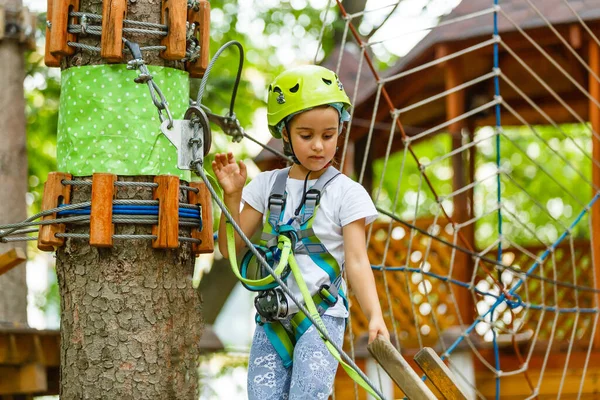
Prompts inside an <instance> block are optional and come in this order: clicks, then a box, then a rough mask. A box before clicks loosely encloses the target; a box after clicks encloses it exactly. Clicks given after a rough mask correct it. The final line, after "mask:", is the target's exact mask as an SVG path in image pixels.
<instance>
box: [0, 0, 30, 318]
mask: <svg viewBox="0 0 600 400" xmlns="http://www.w3.org/2000/svg"><path fill="white" fill-rule="evenodd" d="M2 3H4V6H5V7H7V8H8V9H11V10H15V11H16V10H19V9H20V8H21V6H22V4H21V1H20V0H4V1H2ZM0 60H2V68H0V88H2V90H1V92H0V204H1V205H2V206H1V207H0V223H12V222H20V221H23V220H24V219H25V218H27V204H26V202H25V193H27V149H26V145H25V143H26V142H25V99H24V94H23V80H24V79H25V66H24V60H23V45H22V44H20V43H19V42H18V40H13V39H4V40H1V41H0ZM15 246H19V247H22V248H23V249H25V248H26V245H25V243H19V244H18V245H15V244H13V243H11V244H0V253H3V252H5V251H8V250H9V249H11V248H13V247H15ZM0 288H2V289H1V290H0V322H17V323H21V324H27V283H26V280H25V266H24V265H20V266H18V267H16V268H13V269H12V270H10V271H8V272H7V273H5V274H4V275H1V276H0Z"/></svg>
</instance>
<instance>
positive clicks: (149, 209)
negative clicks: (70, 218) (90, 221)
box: [56, 205, 200, 219]
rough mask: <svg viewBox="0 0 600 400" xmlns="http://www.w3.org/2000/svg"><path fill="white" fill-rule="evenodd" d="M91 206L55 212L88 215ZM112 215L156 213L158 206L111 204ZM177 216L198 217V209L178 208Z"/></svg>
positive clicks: (154, 214)
mask: <svg viewBox="0 0 600 400" xmlns="http://www.w3.org/2000/svg"><path fill="white" fill-rule="evenodd" d="M90 212H91V208H90V207H84V208H80V209H76V210H64V211H59V212H57V213H56V214H57V216H60V217H63V216H66V215H90ZM113 215H152V216H156V215H158V206H140V205H113ZM179 216H180V217H183V218H196V219H199V218H200V210H192V209H189V208H183V207H180V208H179Z"/></svg>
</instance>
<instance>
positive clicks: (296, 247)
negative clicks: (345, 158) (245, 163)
mask: <svg viewBox="0 0 600 400" xmlns="http://www.w3.org/2000/svg"><path fill="white" fill-rule="evenodd" d="M288 174H289V168H286V169H282V170H280V171H278V172H277V176H276V178H275V184H274V185H273V188H272V190H271V194H270V196H269V210H268V212H267V215H266V220H267V223H265V224H264V228H263V233H262V236H261V242H260V244H259V245H257V246H254V245H253V246H252V247H251V248H250V250H249V251H248V253H246V255H245V256H244V258H243V259H242V263H241V265H239V266H238V264H237V261H236V257H235V254H236V251H235V234H234V230H233V227H232V225H231V223H229V222H228V223H227V246H228V252H229V254H230V257H229V260H230V263H231V268H232V271H233V273H234V274H235V275H236V277H237V278H238V279H239V280H240V281H241V282H242V284H244V286H245V287H246V288H248V289H249V290H253V291H258V292H259V295H258V296H257V297H256V299H255V307H256V310H257V315H256V322H257V323H258V324H261V325H263V328H264V329H265V333H266V334H267V337H268V338H269V340H270V342H271V344H272V345H273V347H274V348H275V350H276V351H277V353H278V354H279V356H280V357H281V359H282V362H283V364H284V366H285V367H290V366H291V365H292V363H293V359H292V358H293V349H294V345H295V344H296V342H297V341H298V339H300V337H301V336H302V335H303V334H304V333H305V332H306V330H307V329H308V328H310V326H311V325H312V324H315V326H316V327H317V328H318V330H319V332H320V334H321V337H322V338H323V340H324V341H325V345H326V347H327V349H328V350H329V351H330V352H331V354H332V355H333V356H334V357H335V358H336V360H338V361H339V362H340V364H341V365H342V367H343V368H344V370H345V371H346V372H347V373H348V375H349V376H350V377H351V378H352V379H353V380H355V381H356V382H357V383H358V384H359V385H361V386H362V387H363V388H365V389H366V390H367V391H369V393H371V394H372V395H373V396H375V397H377V398H382V397H381V396H379V394H378V393H377V392H375V391H374V389H373V388H372V387H371V386H370V385H369V383H367V382H368V381H366V380H365V379H364V378H365V377H363V376H361V375H360V374H359V373H358V372H357V371H356V370H355V369H354V368H352V367H351V366H350V365H348V364H347V363H346V362H345V361H344V360H343V359H342V358H341V356H340V352H339V350H338V349H337V348H336V347H335V346H334V345H333V344H332V343H331V340H330V339H329V338H328V337H326V336H325V335H326V333H327V329H326V327H325V325H324V324H323V321H322V319H321V316H322V315H323V314H324V313H325V312H326V311H327V309H329V308H330V307H333V306H334V305H335V304H336V303H337V301H338V299H339V297H342V299H343V300H344V302H345V303H346V304H347V302H346V299H345V296H344V293H343V291H342V290H341V272H342V271H341V268H340V266H339V265H338V263H337V261H336V260H335V258H334V257H333V256H332V255H331V254H330V253H329V252H327V249H326V248H325V246H324V245H323V244H322V243H321V242H320V241H319V239H318V238H317V237H316V235H315V234H314V230H313V228H312V226H313V223H314V217H315V215H316V213H317V211H318V207H319V202H320V199H321V195H322V193H323V191H324V190H325V189H326V187H327V185H328V184H329V183H331V182H332V181H333V180H334V179H335V178H337V177H338V176H339V175H340V172H339V171H337V170H336V169H335V168H333V167H329V168H328V169H327V170H326V171H325V173H323V174H322V175H321V177H319V179H318V180H317V182H316V183H315V185H314V186H313V187H312V188H310V189H309V190H308V191H306V190H305V193H304V196H303V201H302V202H301V203H302V204H301V205H300V206H299V207H298V209H297V210H296V211H298V212H295V213H294V214H296V215H295V216H294V217H293V218H292V219H291V220H290V221H288V223H286V224H283V223H282V218H283V215H284V211H285V202H286V197H287V196H286V194H285V185H286V182H287V177H288ZM307 178H308V177H307ZM294 225H296V227H297V228H296V227H295V226H294ZM295 252H296V254H306V255H308V256H309V257H310V258H311V260H313V262H315V264H317V266H319V267H320V268H321V269H323V270H324V271H325V272H326V273H327V274H328V276H329V278H330V284H329V285H323V286H321V287H320V288H319V290H318V291H317V292H316V293H314V294H311V293H310V291H309V289H308V287H307V285H306V283H305V281H304V278H303V277H302V272H301V271H300V267H299V266H298V264H297V262H296V259H295V256H294V253H295ZM251 262H254V264H255V266H254V267H253V268H251ZM273 265H276V268H275V269H274V270H273V268H272V266H273ZM286 267H288V268H289V272H287V273H286ZM269 269H271V271H269ZM267 272H268V273H269V275H267V274H266V273H267ZM290 272H291V274H293V276H294V279H295V280H296V283H297V285H298V287H299V289H300V292H301V294H302V298H303V302H302V303H301V304H299V302H297V301H296V300H294V302H295V303H296V304H297V305H298V308H299V311H298V312H297V313H295V314H292V315H289V314H288V310H289V307H288V301H287V298H286V297H285V294H287V295H288V296H290V295H291V294H290V293H288V292H289V289H287V286H285V281H286V280H287V277H288V275H289V273H290ZM303 306H305V307H306V309H304V310H303V308H304V307H303ZM346 306H347V305H346ZM378 396H379V397H378Z"/></svg>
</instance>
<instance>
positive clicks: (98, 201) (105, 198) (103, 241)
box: [90, 173, 117, 247]
mask: <svg viewBox="0 0 600 400" xmlns="http://www.w3.org/2000/svg"><path fill="white" fill-rule="evenodd" d="M116 180H117V175H115V174H107V173H95V174H94V175H93V176H92V207H91V212H90V246H95V247H112V246H113V235H114V233H115V225H114V224H113V223H112V216H113V199H114V198H115V182H116Z"/></svg>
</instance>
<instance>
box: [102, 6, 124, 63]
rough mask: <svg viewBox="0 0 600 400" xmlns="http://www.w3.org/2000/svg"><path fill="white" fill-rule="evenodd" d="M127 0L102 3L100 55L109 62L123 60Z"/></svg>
mask: <svg viewBox="0 0 600 400" xmlns="http://www.w3.org/2000/svg"><path fill="white" fill-rule="evenodd" d="M125 13H127V0H104V1H103V3H102V39H101V49H100V56H101V57H102V58H105V59H107V60H108V61H109V62H115V63H116V62H122V61H123V46H124V44H123V20H124V19H125Z"/></svg>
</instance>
